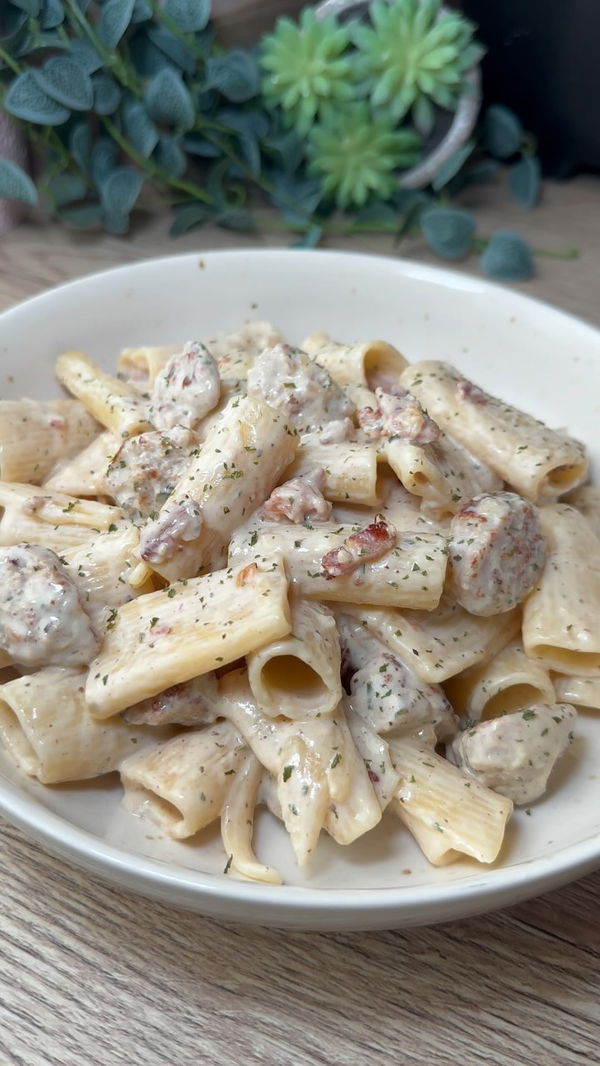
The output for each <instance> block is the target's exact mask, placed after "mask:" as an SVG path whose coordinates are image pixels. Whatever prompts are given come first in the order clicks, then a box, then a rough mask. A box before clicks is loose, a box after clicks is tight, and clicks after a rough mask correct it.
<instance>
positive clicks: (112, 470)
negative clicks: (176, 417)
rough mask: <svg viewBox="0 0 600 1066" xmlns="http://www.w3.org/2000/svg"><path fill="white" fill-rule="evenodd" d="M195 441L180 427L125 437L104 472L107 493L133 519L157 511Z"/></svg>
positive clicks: (171, 489)
mask: <svg viewBox="0 0 600 1066" xmlns="http://www.w3.org/2000/svg"><path fill="white" fill-rule="evenodd" d="M198 443H199V441H198V437H197V436H196V434H195V433H192V431H191V430H189V429H184V428H183V427H182V426H175V427H174V428H173V429H169V430H165V431H164V433H163V432H160V430H150V431H149V432H148V433H140V434H139V435H138V436H137V437H128V438H127V439H126V440H124V441H123V443H122V445H121V447H120V448H119V450H118V452H117V454H116V455H115V457H114V459H113V460H112V461H111V463H110V465H109V467H108V470H107V472H106V484H107V488H108V491H109V492H110V495H111V496H112V498H113V499H114V500H115V502H116V503H118V504H119V507H122V508H123V510H124V511H126V512H127V514H128V516H129V517H130V518H131V519H132V520H133V521H134V522H135V521H136V520H138V519H140V518H148V517H149V516H150V515H151V514H152V513H153V511H160V509H161V507H162V505H163V503H164V502H165V500H166V499H167V497H168V496H169V495H170V494H171V492H172V491H173V489H174V488H175V485H176V484H177V481H178V480H179V477H180V475H181V473H182V472H183V470H184V469H185V467H186V466H187V464H188V462H189V457H190V453H191V452H192V451H193V449H194V448H195V447H197V446H198Z"/></svg>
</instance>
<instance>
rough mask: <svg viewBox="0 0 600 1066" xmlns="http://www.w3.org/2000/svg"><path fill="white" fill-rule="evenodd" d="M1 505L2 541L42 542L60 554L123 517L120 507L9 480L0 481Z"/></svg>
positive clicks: (0, 537)
mask: <svg viewBox="0 0 600 1066" xmlns="http://www.w3.org/2000/svg"><path fill="white" fill-rule="evenodd" d="M0 507H3V508H4V514H3V515H2V518H1V519H0V545H11V544H18V543H27V544H40V545H41V546H42V547H44V548H52V550H53V551H55V552H57V554H59V555H60V554H61V553H62V552H63V551H64V550H66V549H67V548H69V547H74V546H75V545H78V544H82V543H83V542H85V541H87V540H89V539H90V538H91V537H94V536H96V535H97V534H98V533H103V532H105V531H107V530H109V529H112V528H113V527H115V528H116V527H117V525H118V524H119V522H121V521H122V520H123V512H122V510H121V509H120V507H111V506H109V505H108V504H106V503H97V502H96V501H95V500H79V499H77V498H76V497H74V496H67V495H65V494H64V493H60V492H51V493H50V492H47V490H46V489H40V488H37V486H35V485H20V484H17V483H16V482H7V481H0Z"/></svg>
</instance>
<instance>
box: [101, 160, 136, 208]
mask: <svg viewBox="0 0 600 1066" xmlns="http://www.w3.org/2000/svg"><path fill="white" fill-rule="evenodd" d="M143 182H144V179H143V177H142V175H141V174H139V173H138V172H137V170H132V169H131V167H117V168H116V170H113V171H112V172H111V173H110V174H109V175H108V177H107V178H106V179H105V180H104V181H103V182H102V184H101V186H100V201H101V204H102V210H103V212H104V214H105V215H109V216H118V215H129V213H130V211H131V209H132V208H133V206H134V204H135V202H136V200H137V198H138V196H139V194H140V189H141V188H142V185H143Z"/></svg>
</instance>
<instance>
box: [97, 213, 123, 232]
mask: <svg viewBox="0 0 600 1066" xmlns="http://www.w3.org/2000/svg"><path fill="white" fill-rule="evenodd" d="M102 225H103V226H104V229H105V230H107V231H108V233H114V234H115V236H116V237H124V236H125V234H126V233H129V215H126V214H124V213H123V212H122V211H115V212H113V213H111V212H109V211H103V212H102Z"/></svg>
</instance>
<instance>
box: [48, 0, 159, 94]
mask: <svg viewBox="0 0 600 1066" xmlns="http://www.w3.org/2000/svg"><path fill="white" fill-rule="evenodd" d="M64 2H65V5H66V7H67V15H68V19H69V22H70V23H71V25H72V26H73V27H76V26H79V28H80V29H81V30H83V33H84V34H85V36H86V37H87V39H88V41H89V42H90V44H91V45H92V47H93V48H94V49H95V50H96V52H97V53H98V55H99V56H101V58H102V59H103V60H104V65H105V66H106V67H107V68H108V69H109V70H110V71H112V73H113V74H114V75H115V77H116V78H117V79H118V81H120V82H121V85H122V86H123V87H124V88H125V89H129V91H130V92H132V93H134V95H135V96H140V95H141V90H140V85H139V80H138V78H137V77H136V76H135V75H134V76H133V77H131V76H130V72H129V70H128V69H127V66H126V65H125V63H123V60H122V59H121V57H120V56H119V54H118V52H117V51H116V50H115V51H113V52H110V51H109V50H108V48H105V47H104V45H103V44H102V41H101V40H100V38H99V37H98V34H97V33H96V31H95V30H94V27H93V26H92V25H91V23H89V22H88V20H87V19H86V17H85V15H84V14H83V12H82V11H81V10H80V9H79V7H78V6H77V4H76V3H75V2H74V0H64Z"/></svg>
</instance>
